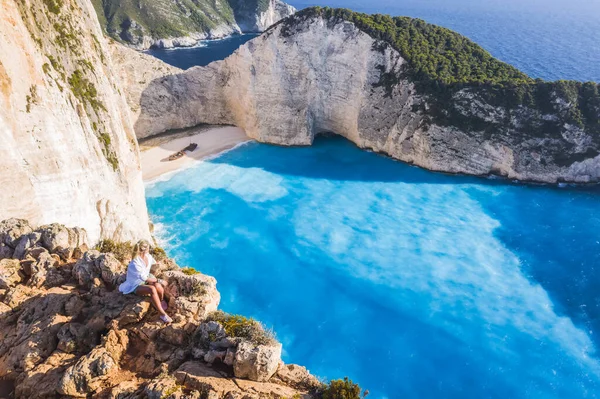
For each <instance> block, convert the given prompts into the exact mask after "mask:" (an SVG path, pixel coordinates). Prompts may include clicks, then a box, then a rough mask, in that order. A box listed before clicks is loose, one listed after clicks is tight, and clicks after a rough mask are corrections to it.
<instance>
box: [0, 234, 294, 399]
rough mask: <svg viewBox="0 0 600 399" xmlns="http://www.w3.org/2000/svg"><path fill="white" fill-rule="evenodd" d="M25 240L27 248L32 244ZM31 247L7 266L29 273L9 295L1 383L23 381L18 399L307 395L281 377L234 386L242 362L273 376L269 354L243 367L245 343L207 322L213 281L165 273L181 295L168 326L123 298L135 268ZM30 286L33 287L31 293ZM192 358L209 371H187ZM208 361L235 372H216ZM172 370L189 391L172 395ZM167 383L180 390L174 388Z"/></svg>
mask: <svg viewBox="0 0 600 399" xmlns="http://www.w3.org/2000/svg"><path fill="white" fill-rule="evenodd" d="M59 230H60V231H62V230H61V229H60V228H59ZM32 234H34V233H28V236H31V235H32ZM40 234H41V233H40ZM25 237H26V238H28V237H27V236H25ZM22 239H23V237H21V241H19V242H24V241H22ZM28 239H29V238H28ZM35 240H36V238H35V236H34V240H33V241H35ZM23 248H24V252H23V257H24V259H23V260H21V261H19V260H17V259H4V260H2V263H1V264H2V265H10V266H11V267H10V268H8V267H6V268H4V269H2V270H8V269H10V270H11V271H13V270H16V271H17V273H20V272H24V273H23V274H22V275H20V274H19V276H20V277H21V283H14V284H13V283H12V282H11V283H10V284H11V286H7V288H0V300H1V302H0V378H1V379H5V378H11V379H13V380H14V381H15V387H16V388H17V390H16V398H17V399H19V398H55V397H65V396H69V397H85V396H88V397H89V396H93V397H99V398H100V397H101V398H120V399H145V398H147V397H149V396H150V397H154V396H152V395H159V396H156V397H169V398H172V399H200V397H202V398H204V399H220V398H223V397H224V396H226V395H228V394H230V396H231V395H233V396H232V397H243V398H259V397H260V398H264V397H275V398H277V397H281V396H287V397H292V396H293V395H294V394H297V393H298V392H299V391H298V390H293V389H291V388H290V387H288V386H283V385H282V384H284V382H282V381H283V380H282V378H279V377H277V378H276V379H275V381H278V383H277V384H274V383H261V382H251V381H243V380H241V379H239V380H235V382H234V380H232V377H233V375H232V370H233V369H234V368H235V363H236V362H237V363H238V364H237V366H238V368H240V367H241V366H242V363H243V362H255V363H256V364H254V365H253V366H247V368H252V367H254V368H255V369H257V370H259V371H256V373H261V372H262V371H263V369H265V370H266V369H268V366H266V365H265V364H266V363H267V362H266V361H265V360H264V359H263V358H264V357H265V356H266V355H265V353H263V352H265V351H264V350H263V349H259V350H256V353H255V354H254V355H253V356H254V358H253V357H252V356H250V355H246V356H245V357H244V358H243V359H241V360H240V359H238V358H237V346H238V345H241V346H242V351H244V350H245V349H244V347H243V343H244V342H245V341H242V338H236V337H228V336H227V334H226V332H225V330H224V328H223V326H222V325H221V324H220V323H218V322H215V321H210V322H204V323H202V322H200V321H201V317H204V315H205V314H206V313H207V312H208V311H209V310H213V309H215V308H216V306H217V304H218V300H219V294H218V292H217V291H216V281H215V280H214V279H213V278H211V277H208V276H204V275H202V274H196V275H192V276H187V275H186V274H184V273H182V272H180V271H179V270H168V271H165V272H164V275H165V276H164V278H166V279H167V280H168V281H169V285H168V287H169V289H170V290H171V291H170V292H171V294H173V295H181V298H177V297H175V296H174V297H172V298H171V303H170V310H169V313H170V314H172V316H173V318H174V319H175V322H174V323H171V324H170V325H169V326H165V325H163V324H162V323H160V322H159V321H158V320H157V316H158V315H157V313H156V312H154V311H152V308H151V305H150V302H149V301H148V300H147V299H146V298H142V297H138V296H135V295H123V294H121V293H120V292H119V291H118V290H115V289H114V286H115V283H118V282H119V278H120V276H121V274H122V272H123V271H124V270H125V267H124V265H122V264H121V263H120V262H118V261H117V260H116V258H115V257H114V256H113V255H111V254H100V253H99V252H98V251H86V252H85V253H84V254H83V256H82V257H81V259H79V260H78V261H77V262H76V263H75V264H73V263H71V262H65V261H64V260H63V259H64V258H61V257H59V256H58V255H57V254H52V253H50V252H49V251H48V250H47V249H46V248H45V247H41V246H35V245H34V246H28V245H23ZM168 264H170V262H168ZM170 267H171V268H173V269H175V267H176V265H175V264H174V263H173V264H172V266H170ZM5 274H6V275H10V276H12V274H14V273H12V272H11V273H5ZM23 279H24V281H26V283H27V284H22V281H23ZM59 283H61V285H60V286H54V285H55V284H59ZM178 299H181V300H178ZM123 327H126V330H124V329H122V328H123ZM106 331H108V333H107V334H106V336H105V337H104V338H102V340H101V339H100V336H101V335H102V334H104V333H105V332H106ZM130 337H131V338H130ZM99 342H100V344H98V343H99ZM97 344H98V345H97ZM96 345H97V346H96ZM246 352H251V351H249V350H248V351H246ZM246 352H244V353H246ZM192 357H193V358H196V359H199V360H200V361H201V363H202V365H204V366H202V367H201V368H200V369H194V368H193V367H192V366H191V365H189V364H188V366H185V364H186V363H185V362H186V361H187V360H189V359H190V358H192ZM205 361H208V362H216V363H220V362H222V363H223V364H224V365H227V366H230V367H229V368H228V367H222V366H223V365H221V367H222V369H223V371H216V370H211V369H207V368H206V367H205V366H206V363H205ZM188 363H190V362H188ZM194 363H196V364H198V362H194ZM194 367H196V366H194ZM169 370H177V372H179V374H180V376H179V377H177V376H174V378H184V380H186V381H187V382H186V383H185V384H186V387H185V389H183V388H178V389H176V390H174V391H173V390H172V389H171V391H172V392H170V391H169V389H170V388H177V386H173V383H172V382H173V378H171V377H164V376H165V375H168V371H169ZM159 373H161V375H162V377H159V378H156V379H154V380H153V381H148V379H147V378H148V377H145V376H151V375H154V376H156V375H158V374H159ZM165 373H166V374H165ZM185 373H187V374H186V375H187V376H183V377H182V375H183V374H185ZM165 378H171V382H169V383H168V384H167V383H166V380H165ZM265 378H266V377H265ZM180 384H181V382H180ZM278 384H279V385H278ZM242 386H243V388H240V387H242ZM240 395H241V396H240Z"/></svg>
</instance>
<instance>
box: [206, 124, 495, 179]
mask: <svg viewBox="0 0 600 399" xmlns="http://www.w3.org/2000/svg"><path fill="white" fill-rule="evenodd" d="M250 145H253V146H256V147H255V148H254V150H253V152H252V154H249V155H248V156H243V157H240V156H237V155H235V156H230V155H229V154H224V155H222V156H220V157H217V158H215V159H211V160H209V161H207V162H211V163H216V164H218V163H221V164H229V165H232V166H236V167H239V168H246V169H249V168H258V169H262V170H265V171H268V172H272V173H275V174H280V175H288V176H302V177H308V178H311V179H326V180H343V181H363V182H399V183H427V184H457V183H484V184H485V183H486V180H485V179H481V178H476V177H472V176H452V175H448V174H443V173H436V172H431V171H428V170H425V169H422V168H419V167H416V166H412V165H409V164H406V163H404V162H400V161H397V160H394V159H392V158H390V157H387V156H385V155H380V154H377V153H374V152H371V151H366V150H362V149H360V148H358V147H357V146H356V145H355V144H354V143H352V142H351V141H349V140H347V139H345V138H343V137H341V136H337V135H319V136H317V137H316V138H315V140H314V142H313V145H312V146H295V147H287V146H275V145H270V144H261V143H253V144H250ZM290 160H293V161H290ZM490 183H492V182H490Z"/></svg>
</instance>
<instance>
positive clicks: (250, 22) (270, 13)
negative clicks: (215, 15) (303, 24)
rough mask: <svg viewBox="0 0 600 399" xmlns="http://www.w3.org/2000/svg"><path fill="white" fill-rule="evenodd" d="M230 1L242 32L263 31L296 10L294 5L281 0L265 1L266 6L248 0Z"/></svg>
mask: <svg viewBox="0 0 600 399" xmlns="http://www.w3.org/2000/svg"><path fill="white" fill-rule="evenodd" d="M230 3H231V5H232V8H233V10H234V15H235V20H236V24H237V25H238V26H239V28H240V30H241V31H242V32H263V31H265V30H266V29H267V28H268V27H270V26H271V25H273V24H274V23H275V22H277V21H279V20H280V19H283V18H285V17H288V16H290V15H292V14H293V13H295V12H296V9H295V8H294V7H292V6H290V5H289V4H286V3H284V2H283V1H281V0H268V1H263V3H266V6H265V7H264V8H261V7H257V6H256V5H255V4H253V2H252V1H247V0H230ZM257 3H261V2H260V1H258V2H257Z"/></svg>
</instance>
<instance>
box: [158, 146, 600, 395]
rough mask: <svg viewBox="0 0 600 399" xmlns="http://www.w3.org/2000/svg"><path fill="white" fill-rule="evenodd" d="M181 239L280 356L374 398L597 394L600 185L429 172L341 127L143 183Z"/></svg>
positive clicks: (170, 243) (162, 222)
mask: <svg viewBox="0 0 600 399" xmlns="http://www.w3.org/2000/svg"><path fill="white" fill-rule="evenodd" d="M147 202H148V207H149V210H150V214H151V217H152V220H153V221H154V222H155V223H158V224H159V231H160V235H161V237H162V238H163V239H164V240H165V242H166V247H167V250H168V252H169V254H170V255H173V256H175V258H176V259H177V261H178V262H179V263H180V264H181V265H189V266H193V267H195V268H197V269H198V270H201V271H202V272H204V273H207V274H210V275H214V276H215V277H216V278H217V280H218V288H219V290H220V292H221V294H222V301H221V307H222V308H223V309H224V310H226V311H229V312H233V313H241V314H245V315H250V316H253V317H256V318H257V319H260V320H262V321H263V322H265V324H267V325H268V326H271V327H273V328H274V329H275V331H276V333H277V335H278V337H279V339H280V340H281V341H282V342H283V344H284V360H285V361H286V362H294V363H299V364H302V365H305V366H307V367H308V368H309V369H310V370H311V371H312V372H313V373H315V374H316V375H319V376H322V377H325V378H330V379H333V378H341V377H343V376H346V375H347V376H349V377H351V378H352V379H353V380H355V381H357V382H359V383H360V384H361V385H362V386H363V387H365V388H368V389H369V390H370V391H371V396H370V397H373V398H382V397H387V398H596V397H599V396H600V394H599V392H600V359H599V357H598V353H597V351H596V348H597V347H598V345H599V344H600V339H599V337H598V334H599V333H600V328H599V327H600V318H599V316H600V295H599V294H598V282H599V281H600V251H599V250H600V237H599V234H598V232H599V231H600V212H599V211H600V190H598V189H597V188H589V189H576V188H569V189H558V188H551V187H547V186H530V185H513V184H509V183H507V182H502V181H490V180H484V179H478V178H471V177H464V176H448V175H443V174H436V173H431V172H427V171H425V170H421V169H418V168H414V167H411V166H408V165H404V164H402V163H399V162H395V161H393V160H391V159H388V158H385V157H382V156H379V155H376V154H373V153H369V152H364V151H361V150H359V149H357V148H356V147H354V146H353V145H352V144H350V143H349V142H347V141H345V140H343V139H341V138H319V139H317V140H316V142H315V145H314V146H313V147H309V148H283V147H274V146H267V145H262V144H257V143H252V144H248V145H245V146H243V147H240V148H238V149H235V150H233V151H231V152H228V153H226V154H224V155H222V156H220V157H218V158H216V159H213V160H210V161H205V162H202V163H198V164H196V165H195V167H193V168H191V169H187V170H184V171H181V172H180V173H178V174H176V175H174V176H172V178H171V179H170V180H168V181H163V182H158V183H154V184H152V185H150V186H148V187H147Z"/></svg>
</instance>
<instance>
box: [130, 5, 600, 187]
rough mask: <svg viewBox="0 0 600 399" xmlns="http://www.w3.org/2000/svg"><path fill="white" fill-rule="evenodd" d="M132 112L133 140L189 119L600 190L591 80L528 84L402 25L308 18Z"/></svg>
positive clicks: (484, 57)
mask: <svg viewBox="0 0 600 399" xmlns="http://www.w3.org/2000/svg"><path fill="white" fill-rule="evenodd" d="M138 90H139V88H138ZM140 106H141V108H142V112H141V115H140V117H139V118H138V120H137V121H136V125H135V127H136V134H137V136H138V137H145V136H148V135H152V134H156V133H159V132H162V131H165V130H167V129H172V128H183V127H188V126H193V125H195V124H198V123H213V124H234V125H237V126H239V127H241V128H243V129H245V130H246V132H247V134H248V135H249V136H250V137H252V138H255V139H257V140H259V141H263V142H268V143H276V144H283V145H309V144H311V143H312V141H313V139H314V137H315V135H317V134H319V133H322V132H334V133H337V134H339V135H342V136H344V137H346V138H348V139H349V140H351V141H353V142H354V143H356V144H357V145H358V146H360V147H362V148H366V149H371V150H374V151H377V152H382V153H385V154H388V155H390V156H392V157H394V158H396V159H399V160H402V161H405V162H409V163H413V164H415V165H418V166H421V167H424V168H427V169H430V170H436V171H444V172H451V173H467V174H474V175H487V174H497V175H501V176H506V177H508V178H511V179H519V180H530V181H539V182H557V181H568V182H597V181H599V180H600V156H599V154H600V128H599V124H598V120H599V119H600V96H599V95H598V85H597V84H595V83H591V82H590V83H585V84H583V83H579V82H563V81H561V82H542V81H535V80H532V79H530V78H528V77H527V76H526V75H524V74H523V73H521V72H519V71H518V70H516V69H515V68H513V67H511V66H509V65H507V64H504V63H502V62H500V61H498V60H495V59H493V58H492V57H491V56H490V55H489V54H488V53H487V52H485V51H484V50H483V49H481V48H480V47H479V46H477V45H476V44H474V43H472V42H470V41H469V40H468V39H466V38H464V37H462V36H460V35H458V34H456V33H454V32H451V31H448V30H446V29H443V28H439V27H435V26H433V25H429V24H426V23H425V22H423V21H420V20H413V19H410V18H396V19H392V18H390V17H387V16H367V15H364V14H356V13H352V12H349V11H347V10H331V9H320V8H314V9H307V10H303V11H302V12H299V13H297V14H296V15H294V16H292V17H290V18H287V19H285V20H283V21H281V22H280V23H278V24H277V25H276V26H273V27H272V28H271V29H270V30H269V31H267V32H265V33H264V34H263V35H262V36H260V37H258V38H256V39H254V40H252V41H250V42H248V43H247V44H245V45H244V46H242V47H241V48H240V49H239V50H238V51H237V52H236V53H234V54H233V55H232V56H230V57H229V58H227V59H226V60H224V61H221V62H216V63H212V64H210V65H208V66H207V67H203V68H201V67H196V68H192V69H190V70H188V71H186V72H184V73H181V74H176V75H172V76H166V77H163V78H160V79H156V80H155V81H153V82H152V83H151V84H149V85H148V87H146V88H145V89H144V93H143V95H142V98H141V100H140Z"/></svg>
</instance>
